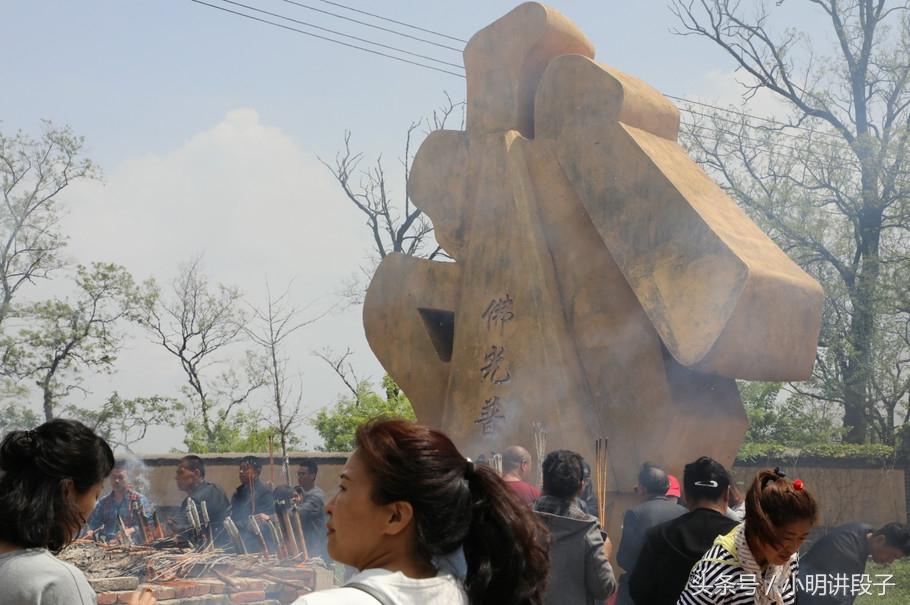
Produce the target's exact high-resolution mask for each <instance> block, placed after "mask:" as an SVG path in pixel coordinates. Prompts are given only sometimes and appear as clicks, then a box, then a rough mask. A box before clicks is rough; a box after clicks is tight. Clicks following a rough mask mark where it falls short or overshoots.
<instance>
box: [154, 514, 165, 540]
mask: <svg viewBox="0 0 910 605" xmlns="http://www.w3.org/2000/svg"><path fill="white" fill-rule="evenodd" d="M152 522H153V523H154V524H155V535H156V536H157V537H158V539H159V540H163V539H164V528H163V527H161V518H160V517H159V516H158V511H154V512H153V513H152Z"/></svg>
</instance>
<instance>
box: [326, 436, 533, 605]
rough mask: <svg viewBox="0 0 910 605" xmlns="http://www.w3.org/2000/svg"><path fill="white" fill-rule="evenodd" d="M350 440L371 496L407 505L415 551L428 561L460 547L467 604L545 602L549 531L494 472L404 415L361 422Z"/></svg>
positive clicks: (489, 604) (384, 502) (530, 603)
mask: <svg viewBox="0 0 910 605" xmlns="http://www.w3.org/2000/svg"><path fill="white" fill-rule="evenodd" d="M355 442H356V444H357V453H358V454H359V455H360V456H362V458H363V460H364V463H365V465H366V467H367V469H369V473H370V476H371V478H372V483H373V493H372V499H373V501H374V502H376V503H377V504H380V505H382V504H389V503H391V502H397V501H405V502H409V503H410V504H411V506H412V508H413V510H414V521H413V522H414V524H415V532H414V533H415V536H416V541H417V544H416V546H417V552H418V553H419V554H420V556H422V557H423V558H425V559H426V560H427V561H428V562H431V560H432V558H433V557H435V556H440V555H445V554H448V553H451V552H453V551H455V550H456V549H457V548H458V547H459V546H462V547H463V549H464V556H465V561H466V563H467V575H466V576H465V582H464V584H465V590H466V591H467V593H468V602H469V603H470V604H471V605H541V604H542V603H543V598H544V591H545V588H546V579H547V570H548V567H549V560H548V554H547V548H546V544H547V538H546V528H545V527H544V526H543V523H542V522H541V520H540V519H539V518H538V517H537V515H536V514H535V513H534V512H533V511H532V510H531V509H530V507H528V506H526V505H525V504H524V503H523V502H521V501H520V500H519V499H518V498H517V497H516V496H515V495H514V494H513V492H512V490H511V489H510V488H509V486H508V485H506V483H505V481H503V480H502V478H501V477H500V476H499V475H497V474H496V472H495V471H494V470H492V469H490V468H487V467H485V466H480V465H476V464H474V463H472V462H470V461H468V460H467V459H466V458H465V457H464V456H463V455H462V454H461V453H460V452H459V451H458V449H457V448H456V447H455V445H454V444H453V443H452V441H451V440H450V439H449V438H448V437H447V436H446V435H444V434H443V433H442V432H440V431H437V430H435V429H431V428H429V427H426V426H422V425H419V424H416V423H414V422H409V421H406V420H380V421H373V422H369V423H367V424H365V425H362V426H361V427H360V428H358V429H357V433H356V435H355ZM342 562H343V561H342Z"/></svg>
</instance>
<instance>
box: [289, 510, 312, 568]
mask: <svg viewBox="0 0 910 605" xmlns="http://www.w3.org/2000/svg"><path fill="white" fill-rule="evenodd" d="M291 512H292V513H293V516H292V517H291V522H292V523H293V524H294V531H296V532H297V544H298V545H299V546H300V551H301V552H302V553H303V560H304V561H306V560H307V559H309V558H310V553H309V551H307V547H306V539H304V537H303V525H302V524H301V523H300V511H299V510H298V509H297V507H296V506H295V507H293V508H292V509H291Z"/></svg>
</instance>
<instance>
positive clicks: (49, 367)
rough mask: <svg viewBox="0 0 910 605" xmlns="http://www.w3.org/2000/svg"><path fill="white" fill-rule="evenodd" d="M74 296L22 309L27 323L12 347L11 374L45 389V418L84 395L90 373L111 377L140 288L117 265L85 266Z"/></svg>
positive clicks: (19, 319)
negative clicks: (75, 394) (74, 395)
mask: <svg viewBox="0 0 910 605" xmlns="http://www.w3.org/2000/svg"><path fill="white" fill-rule="evenodd" d="M74 281H75V286H76V292H75V295H74V296H73V297H72V298H53V299H50V300H44V301H39V302H36V303H32V304H29V305H26V306H23V307H20V308H19V309H17V311H16V313H15V315H16V320H17V322H19V323H21V324H23V327H22V328H21V329H20V330H19V333H18V335H17V336H15V337H13V338H12V339H11V340H10V341H9V344H8V346H7V349H6V359H5V361H6V368H7V372H9V373H11V374H12V375H14V376H16V377H17V378H19V379H31V380H34V382H35V384H36V385H37V386H38V388H39V389H41V394H42V404H43V409H44V417H45V420H50V419H52V418H54V417H55V416H56V414H57V408H58V407H59V405H60V403H61V401H63V400H64V399H65V398H67V397H68V396H69V395H70V394H72V393H73V392H74V391H82V392H84V389H83V388H82V380H83V375H84V373H85V372H86V371H94V372H106V373H110V372H113V370H114V364H115V362H116V360H117V354H118V352H119V351H120V347H121V345H122V342H123V338H124V335H123V333H122V331H121V327H122V324H123V323H124V321H126V320H128V319H130V318H132V317H134V315H135V311H136V309H137V308H138V306H139V290H138V288H137V287H136V284H135V283H134V282H133V278H132V276H131V275H130V274H129V272H127V270H126V269H124V268H123V267H121V266H119V265H115V264H112V263H93V264H92V265H91V266H89V267H86V266H83V265H79V266H78V267H77V268H76V275H75V280H74Z"/></svg>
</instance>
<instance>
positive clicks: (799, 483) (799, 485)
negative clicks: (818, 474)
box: [793, 479, 803, 492]
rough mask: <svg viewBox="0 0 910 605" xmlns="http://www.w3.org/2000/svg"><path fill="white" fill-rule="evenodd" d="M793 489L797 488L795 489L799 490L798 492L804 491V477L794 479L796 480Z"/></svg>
mask: <svg viewBox="0 0 910 605" xmlns="http://www.w3.org/2000/svg"><path fill="white" fill-rule="evenodd" d="M793 489H795V490H796V491H798V492H801V491H803V480H802V479H797V480H796V481H794V482H793Z"/></svg>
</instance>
